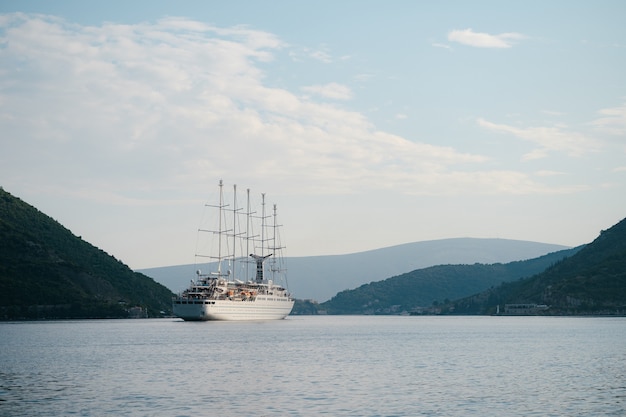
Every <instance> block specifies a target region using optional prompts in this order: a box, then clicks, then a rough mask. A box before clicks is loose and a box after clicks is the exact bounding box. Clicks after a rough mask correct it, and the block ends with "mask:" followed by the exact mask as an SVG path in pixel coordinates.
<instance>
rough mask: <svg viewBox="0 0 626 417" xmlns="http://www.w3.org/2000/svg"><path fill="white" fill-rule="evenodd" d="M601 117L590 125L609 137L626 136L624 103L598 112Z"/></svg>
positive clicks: (625, 107) (625, 108) (625, 106)
mask: <svg viewBox="0 0 626 417" xmlns="http://www.w3.org/2000/svg"><path fill="white" fill-rule="evenodd" d="M598 113H599V114H600V115H601V116H602V117H600V118H598V119H596V120H594V121H593V122H591V124H592V125H593V126H595V127H596V128H597V129H598V130H600V131H602V132H604V133H608V134H611V135H622V136H623V135H626V103H625V104H622V105H621V106H618V107H611V108H607V109H602V110H600V111H598Z"/></svg>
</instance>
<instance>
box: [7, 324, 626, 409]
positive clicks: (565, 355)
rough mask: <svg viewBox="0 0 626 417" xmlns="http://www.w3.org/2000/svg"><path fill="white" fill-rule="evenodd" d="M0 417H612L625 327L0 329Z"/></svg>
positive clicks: (622, 374)
mask: <svg viewBox="0 0 626 417" xmlns="http://www.w3.org/2000/svg"><path fill="white" fill-rule="evenodd" d="M0 415H1V416H29V417H31V416H75V415H78V416H318V415H329V416H499V417H501V416H624V415H626V318H545V317H397V316H387V317H381V316H348V317H345V316H343V317H332V316H317V317H308V316H307V317H289V318H287V319H286V320H281V321H273V322H263V323H235V322H232V323H224V322H220V323H213V322H211V323H186V322H182V321H179V320H176V319H158V320H157V319H154V320H101V321H100V320H99V321H95V320H94V321H51V322H20V323H6V322H0Z"/></svg>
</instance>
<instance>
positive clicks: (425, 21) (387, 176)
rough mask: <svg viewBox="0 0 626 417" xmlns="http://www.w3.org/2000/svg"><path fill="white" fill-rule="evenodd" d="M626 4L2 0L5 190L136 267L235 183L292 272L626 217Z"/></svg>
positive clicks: (588, 228) (175, 251)
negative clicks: (263, 198)
mask: <svg viewBox="0 0 626 417" xmlns="http://www.w3.org/2000/svg"><path fill="white" fill-rule="evenodd" d="M625 18H626V3H624V2H621V1H598V2H593V3H591V2H582V1H581V2H577V1H553V2H538V1H537V2H535V1H529V2H487V1H482V2H481V1H478V2H466V1H462V2H453V1H444V2H413V1H391V2H375V1H343V2H330V1H321V2H297V1H296V2H294V1H272V2H256V1H249V2H244V1H230V2H210V1H209V2H205V1H198V2H193V1H186V2H178V3H174V2H160V1H150V2H144V1H133V2H117V1H112V2H106V3H102V2H100V3H93V2H82V1H56V2H47V1H19V2H18V1H4V2H1V3H0V132H2V136H1V138H0V185H1V186H2V187H4V189H5V190H7V191H9V192H11V193H12V194H14V195H16V196H18V197H20V198H22V199H24V200H26V201H27V202H29V203H31V204H33V205H35V206H36V207H37V208H39V209H40V210H42V211H43V212H45V213H47V214H49V215H50V216H52V217H53V218H55V219H56V220H58V221H60V222H61V223H62V224H64V225H65V226H66V227H68V228H69V229H70V230H71V231H72V232H74V233H75V234H76V235H80V236H82V237H83V238H84V239H85V240H87V241H89V242H91V243H93V244H94V245H96V246H98V247H100V248H102V249H104V250H105V251H107V252H109V253H111V254H112V255H114V256H116V257H117V258H119V259H121V260H123V261H124V262H125V263H127V264H129V265H130V266H131V267H133V268H144V267H153V266H163V265H173V264H183V263H193V261H194V253H195V245H196V230H197V228H198V224H199V222H200V219H201V217H202V210H203V204H204V203H205V202H206V200H207V199H208V198H209V197H210V196H211V195H212V193H213V192H214V189H215V187H216V184H217V182H218V180H219V179H220V178H223V179H224V181H225V183H226V184H233V183H236V184H238V185H239V188H240V189H243V188H247V187H249V188H251V189H252V191H253V192H255V191H257V192H259V193H260V192H265V193H267V195H268V199H269V200H270V201H271V202H275V203H277V204H278V206H279V211H280V215H281V220H282V221H281V222H282V223H283V224H284V225H285V230H284V233H283V235H284V240H285V243H286V245H287V255H288V256H306V255H327V254H340V253H351V252H357V251H362V250H367V249H375V248H379V247H384V246H391V245H395V244H401V243H406V242H414V241H421V240H431V239H441V238H450V237H467V236H469V237H497V238H508V239H522V240H533V241H541V242H547V243H558V244H564V245H571V246H574V245H578V244H582V243H587V242H590V241H591V240H593V239H594V238H595V237H596V236H597V235H598V233H599V232H600V230H602V229H606V228H608V227H610V226H612V225H613V224H615V223H617V222H618V221H619V220H621V219H622V218H624V217H625V216H626V189H625V188H626V79H625V78H626V77H625V76H624V74H626V27H625V26H624V24H623V22H624V20H625Z"/></svg>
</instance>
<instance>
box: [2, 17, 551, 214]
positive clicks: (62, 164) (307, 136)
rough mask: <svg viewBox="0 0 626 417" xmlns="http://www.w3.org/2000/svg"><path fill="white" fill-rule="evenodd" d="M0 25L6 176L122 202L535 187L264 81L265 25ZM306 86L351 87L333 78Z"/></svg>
mask: <svg viewBox="0 0 626 417" xmlns="http://www.w3.org/2000/svg"><path fill="white" fill-rule="evenodd" d="M0 31H2V36H3V38H4V46H3V48H0V71H1V73H2V74H3V76H2V80H1V81H0V88H1V90H0V92H1V94H0V130H1V131H2V132H3V137H4V138H8V139H5V140H3V141H1V142H0V177H2V178H3V179H5V181H7V183H6V184H7V185H8V183H10V182H20V183H28V184H31V185H33V184H37V186H38V187H41V188H42V189H48V190H54V191H51V192H55V193H56V192H58V187H59V186H62V187H63V188H65V189H66V190H67V192H71V193H75V192H76V190H97V192H96V191H92V192H87V191H85V192H84V193H81V194H82V195H84V196H85V198H96V197H95V196H100V197H98V198H104V199H106V200H107V201H116V202H118V203H119V204H139V203H138V201H148V200H154V201H155V204H163V201H162V196H163V195H169V196H172V197H171V198H173V199H176V198H181V199H185V198H188V197H187V196H188V195H195V193H196V192H197V190H198V189H205V187H206V184H210V183H212V181H214V180H215V179H216V178H220V177H224V178H229V179H231V181H232V182H241V183H246V184H249V185H250V186H251V187H252V188H254V187H255V185H256V184H257V183H267V182H269V181H268V178H271V180H272V182H274V183H277V184H276V187H279V188H280V189H282V190H285V192H291V191H294V192H296V191H297V192H310V193H314V192H324V193H351V192H359V191H363V190H371V189H385V188H394V189H397V190H399V191H400V192H411V193H421V194H450V193H474V194H475V193H495V192H508V193H530V192H546V189H545V187H542V186H541V185H540V184H536V183H534V182H533V181H532V179H531V177H530V176H528V175H526V174H522V173H517V172H513V171H510V172H509V171H507V172H502V171H489V170H485V169H484V168H483V164H484V163H485V162H487V158H485V157H484V156H481V155H476V154H469V153H463V152H459V151H457V150H455V149H453V148H450V147H443V146H437V145H431V144H428V143H420V142H416V141H410V140H407V139H406V138H403V137H400V136H397V135H392V134H389V133H386V132H383V131H380V130H378V129H377V128H376V127H375V126H374V125H373V124H372V123H371V122H370V121H369V120H368V119H367V118H366V117H365V116H364V115H363V114H361V113H358V112H353V111H347V110H343V109H340V108H337V107H336V106H332V105H329V104H326V103H324V102H318V101H315V100H313V99H306V100H304V99H302V98H301V97H299V96H298V95H296V94H294V93H292V92H290V91H288V90H285V89H280V88H270V87H268V86H266V85H265V84H264V73H263V71H262V70H261V69H260V68H261V66H260V65H258V63H259V62H269V61H272V60H273V59H275V53H276V52H277V51H278V50H279V49H281V48H285V47H286V46H285V44H284V43H283V42H282V41H281V40H280V39H277V38H276V37H275V36H273V35H271V34H268V33H264V32H260V31H255V30H250V29H248V28H246V27H234V28H217V27H213V26H210V25H205V24H202V23H199V22H195V21H192V20H186V19H182V18H170V19H164V20H161V21H158V22H156V23H154V24H150V23H142V24H138V25H132V26H131V25H117V24H105V25H102V26H89V27H86V26H85V27H83V26H80V25H75V24H70V23H68V22H65V21H62V20H59V19H56V18H50V17H46V16H29V15H9V17H8V18H5V23H4V24H3V26H2V27H0ZM303 90H304V91H307V92H308V93H311V94H318V95H321V96H323V97H326V98H329V97H330V98H334V99H340V100H346V99H349V98H351V96H352V92H351V90H350V89H349V88H348V87H346V86H344V85H341V84H338V83H328V84H324V85H313V86H307V87H304V88H303ZM485 123H488V122H485ZM493 126H496V127H497V126H500V125H493ZM499 128H500V129H502V127H499ZM522 133H523V132H522ZM59 184H62V185H59ZM114 195H117V197H114Z"/></svg>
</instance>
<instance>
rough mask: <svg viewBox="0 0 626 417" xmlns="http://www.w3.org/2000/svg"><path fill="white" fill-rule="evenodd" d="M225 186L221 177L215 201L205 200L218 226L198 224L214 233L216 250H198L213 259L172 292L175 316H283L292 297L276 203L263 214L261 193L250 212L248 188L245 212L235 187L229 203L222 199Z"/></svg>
mask: <svg viewBox="0 0 626 417" xmlns="http://www.w3.org/2000/svg"><path fill="white" fill-rule="evenodd" d="M223 188H224V185H223V182H222V181H221V180H220V182H219V202H218V204H217V205H208V204H207V207H209V208H211V209H213V210H214V211H216V217H217V223H218V225H217V228H216V229H211V230H209V229H202V228H201V229H199V233H200V234H202V235H205V234H208V235H211V236H212V237H214V238H215V239H214V243H215V244H214V246H215V249H216V253H214V254H197V255H196V256H197V257H204V258H209V259H211V260H213V262H211V263H209V265H208V266H209V268H212V269H213V270H212V271H211V272H209V273H208V274H204V273H202V272H201V271H200V270H198V271H197V276H196V279H194V280H192V281H191V285H190V286H189V288H187V289H186V290H184V291H183V292H181V293H180V294H178V295H177V296H176V297H174V299H173V311H174V315H175V316H177V317H180V318H182V319H183V320H185V321H209V320H279V319H284V318H285V317H286V316H288V315H289V313H290V312H291V309H292V308H293V304H294V300H293V298H292V297H291V295H290V293H289V291H288V289H287V276H286V267H285V265H284V260H283V257H282V249H283V247H282V245H281V242H280V233H279V228H280V226H279V225H278V223H277V209H276V205H275V204H274V205H273V210H272V214H271V215H267V214H266V205H265V194H261V212H260V213H256V212H253V211H252V210H251V201H250V190H247V206H246V209H245V211H243V210H244V209H243V208H242V207H238V203H237V186H233V197H232V205H231V204H230V203H226V201H225V199H224V189H223ZM255 224H256V225H255ZM255 226H256V227H255Z"/></svg>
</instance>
